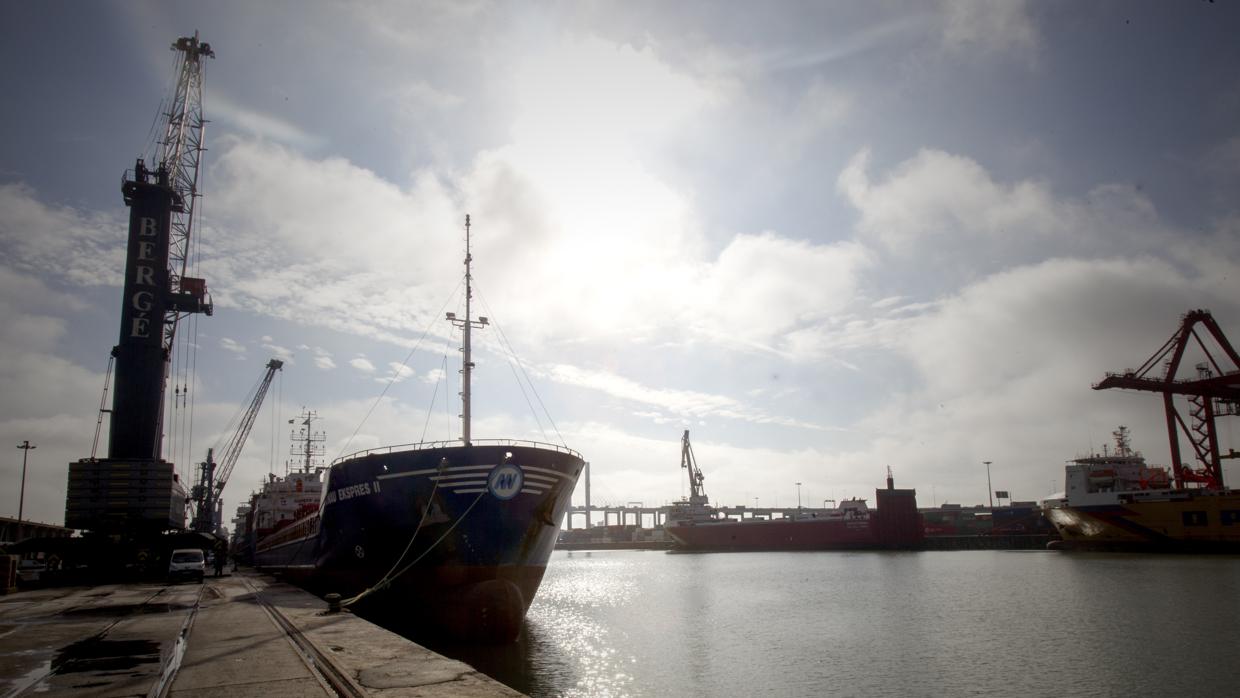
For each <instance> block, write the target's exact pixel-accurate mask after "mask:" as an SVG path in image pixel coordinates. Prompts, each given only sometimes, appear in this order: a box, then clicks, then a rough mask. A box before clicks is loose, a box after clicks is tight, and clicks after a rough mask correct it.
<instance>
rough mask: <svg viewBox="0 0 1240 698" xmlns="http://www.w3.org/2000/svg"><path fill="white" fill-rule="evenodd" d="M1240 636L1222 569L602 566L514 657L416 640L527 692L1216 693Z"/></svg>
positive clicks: (962, 561)
mask: <svg viewBox="0 0 1240 698" xmlns="http://www.w3.org/2000/svg"><path fill="white" fill-rule="evenodd" d="M1238 625H1240V558H1235V557H1230V558H1228V557H1213V558H1198V557H1192V556H1168V557H1159V556H1140V555H1133V556H1123V555H1120V556H1116V555H1096V556H1091V555H1064V554H1058V553H1047V552H1003V551H963V552H928V553H883V552H862V553H744V554H703V555H669V554H666V553H662V552H639V551H606V552H592V553H582V552H574V553H564V552H559V553H556V554H555V555H554V556H553V558H552V562H551V565H550V566H549V567H548V570H547V575H546V578H545V579H544V581H543V584H542V588H541V589H540V591H539V594H538V597H537V598H536V599H535V601H534V604H533V606H532V607H531V609H530V613H529V615H528V617H527V623H526V628H525V631H524V632H523V633H522V636H521V638H520V641H519V642H517V643H515V644H514V645H511V646H507V647H486V648H476V647H474V648H470V647H452V646H444V645H437V644H435V643H434V641H433V640H430V639H428V640H423V639H419V638H416V637H415V638H414V639H415V640H416V641H419V642H422V644H426V645H427V646H429V647H431V648H432V649H435V650H436V651H439V652H441V653H444V654H447V655H449V656H452V657H455V658H458V659H461V660H462V661H465V662H467V663H469V664H471V665H473V666H475V667H476V668H477V669H479V670H480V671H482V672H484V673H486V674H488V675H490V676H492V677H494V678H496V679H498V680H500V681H502V682H504V683H506V684H508V685H509V686H512V687H513V688H515V689H517V690H519V691H522V692H523V693H527V694H529V695H531V696H664V695H667V696H681V695H685V696H689V695H820V694H824V693H825V694H837V693H840V694H851V695H862V694H864V695H930V694H939V695H964V694H985V693H1003V694H1012V695H1051V694H1054V695H1057V696H1076V695H1120V694H1132V695H1159V694H1170V693H1175V692H1177V690H1178V689H1182V687H1183V684H1182V683H1181V679H1177V678H1176V677H1177V676H1178V677H1184V676H1191V677H1192V680H1193V685H1194V686H1195V687H1197V688H1199V689H1201V691H1200V693H1201V694H1202V695H1209V694H1215V695H1222V694H1226V693H1229V692H1231V691H1232V689H1234V686H1235V685H1237V682H1238V681H1240V665H1237V664H1235V663H1234V662H1233V661H1232V659H1231V656H1230V654H1229V651H1228V648H1229V647H1230V639H1231V638H1232V637H1234V634H1235V628H1236V627H1237V626H1238ZM1151 658H1157V661H1151ZM1173 667H1174V669H1172V668H1173Z"/></svg>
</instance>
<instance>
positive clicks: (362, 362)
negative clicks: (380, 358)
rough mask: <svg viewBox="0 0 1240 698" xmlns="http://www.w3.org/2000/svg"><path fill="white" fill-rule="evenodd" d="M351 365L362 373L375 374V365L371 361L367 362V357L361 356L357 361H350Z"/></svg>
mask: <svg viewBox="0 0 1240 698" xmlns="http://www.w3.org/2000/svg"><path fill="white" fill-rule="evenodd" d="M349 365H350V366H352V367H353V368H355V369H357V370H359V371H361V372H362V373H374V372H375V365H374V364H372V363H370V361H369V360H367V359H366V358H365V357H361V356H359V357H357V358H356V359H350V360H349Z"/></svg>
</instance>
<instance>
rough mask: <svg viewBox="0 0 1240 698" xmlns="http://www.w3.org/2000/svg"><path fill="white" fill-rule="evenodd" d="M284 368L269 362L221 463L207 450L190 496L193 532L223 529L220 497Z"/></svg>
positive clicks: (209, 531)
mask: <svg viewBox="0 0 1240 698" xmlns="http://www.w3.org/2000/svg"><path fill="white" fill-rule="evenodd" d="M283 367H284V362H283V361H280V360H279V359H272V360H271V361H268V362H267V370H266V372H265V373H264V374H263V377H262V378H261V379H259V381H258V383H257V384H256V385H255V386H254V387H253V388H252V389H251V390H250V396H251V397H250V402H249V407H247V408H245V411H244V412H242V413H241V415H240V423H239V424H238V425H237V430H236V431H235V432H233V435H232V438H230V439H229V440H228V443H226V444H224V446H223V448H221V449H220V453H221V454H222V455H221V456H220V460H219V462H218V463H217V462H216V461H215V449H214V448H208V449H207V460H206V461H204V462H202V463H199V466H198V467H199V471H198V484H196V485H194V489H193V490H192V491H191V493H190V498H191V499H192V500H193V503H194V519H193V529H194V530H195V531H199V532H202V533H215V532H216V531H217V530H219V528H220V525H221V523H222V522H221V517H220V512H219V510H218V509H219V502H220V496H221V495H222V494H223V493H224V485H226V484H228V476H229V475H232V471H233V466H234V465H236V464H237V458H239V457H240V456H241V449H242V448H243V447H244V446H245V440H246V439H247V438H249V436H250V428H251V427H253V426H254V418H255V417H256V416H258V408H260V407H262V405H263V398H264V397H266V395H267V388H268V387H270V386H271V379H272V377H273V376H275V374H276V371H279V370H280V369H281V368H283Z"/></svg>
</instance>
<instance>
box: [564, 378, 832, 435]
mask: <svg viewBox="0 0 1240 698" xmlns="http://www.w3.org/2000/svg"><path fill="white" fill-rule="evenodd" d="M549 375H550V377H551V379H552V380H555V381H557V382H559V383H564V384H567V385H574V386H577V387H581V388H588V389H591V390H596V391H599V392H602V393H604V394H606V395H610V396H612V397H615V398H620V399H622V400H625V401H628V402H634V403H638V404H640V405H646V406H653V407H659V408H661V409H662V410H663V411H665V412H669V413H672V414H674V415H677V416H678V417H679V418H681V419H700V418H703V417H719V418H725V419H733V420H740V421H746V422H753V423H755V424H779V425H783V426H792V427H799V428H802V429H811V430H821V429H822V427H821V426H819V425H815V424H811V423H808V422H804V421H801V420H797V419H792V418H790V417H781V416H774V415H769V414H766V413H764V412H763V411H762V410H760V409H756V408H754V407H752V406H748V405H745V404H744V403H742V402H740V401H739V400H736V399H735V398H731V397H728V396H726V395H712V394H709V393H702V392H698V391H693V390H674V389H668V388H651V387H650V386H646V385H642V384H640V383H638V382H636V381H634V380H631V379H629V378H625V377H623V376H619V375H616V374H614V373H609V372H606V371H598V370H587V369H583V368H579V367H576V366H570V365H566V364H558V365H555V366H552V367H551V368H550V370H549ZM643 414H649V413H648V412H645V413H643Z"/></svg>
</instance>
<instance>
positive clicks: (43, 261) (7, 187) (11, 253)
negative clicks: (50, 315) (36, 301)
mask: <svg viewBox="0 0 1240 698" xmlns="http://www.w3.org/2000/svg"><path fill="white" fill-rule="evenodd" d="M126 229H127V224H126V222H125V221H124V220H123V219H121V218H118V217H116V216H115V215H113V214H111V213H86V212H82V211H79V210H77V209H74V208H71V207H69V206H55V205H49V204H46V203H44V202H42V201H40V200H39V199H38V198H37V196H36V194H35V192H34V191H33V190H31V189H30V188H29V187H26V186H25V185H22V184H3V185H0V250H3V251H4V253H5V256H6V257H7V261H8V264H9V265H10V266H12V267H13V268H14V269H18V270H21V271H24V272H29V273H38V274H40V275H47V274H54V275H55V276H56V277H57V278H60V279H63V280H64V281H66V282H68V283H71V284H74V285H79V286H88V287H89V286H105V285H106V286H120V285H121V281H122V277H123V275H124V269H125V230H126Z"/></svg>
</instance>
